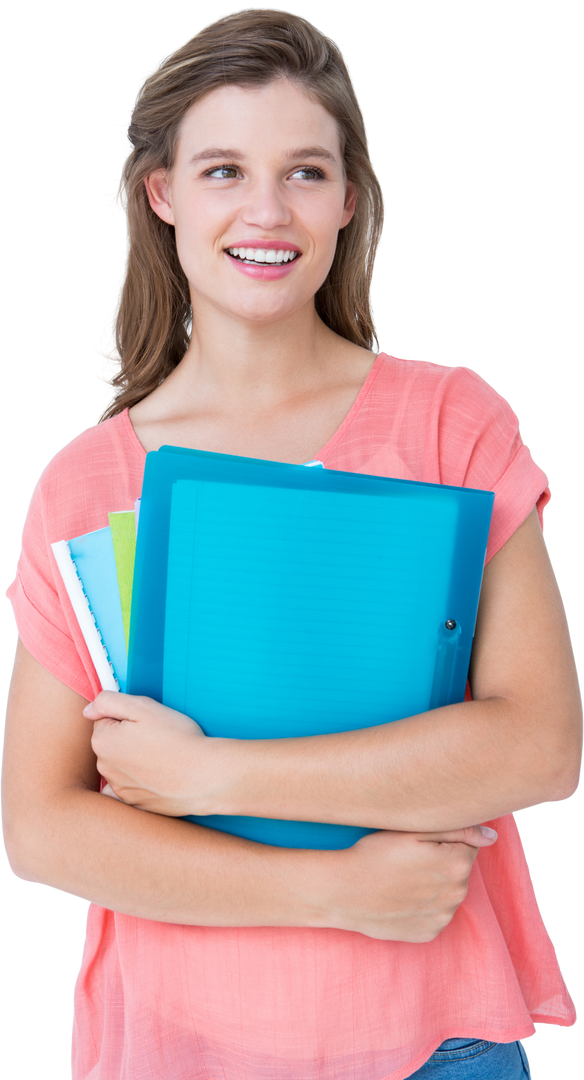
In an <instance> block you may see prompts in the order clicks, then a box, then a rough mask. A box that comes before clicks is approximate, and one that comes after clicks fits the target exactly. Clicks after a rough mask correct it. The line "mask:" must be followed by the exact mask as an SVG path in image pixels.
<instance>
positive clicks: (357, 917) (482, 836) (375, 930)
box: [325, 825, 497, 942]
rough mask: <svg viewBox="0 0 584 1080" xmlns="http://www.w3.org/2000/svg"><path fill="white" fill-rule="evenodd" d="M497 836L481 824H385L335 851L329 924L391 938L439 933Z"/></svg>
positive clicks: (329, 877)
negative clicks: (387, 827) (441, 827)
mask: <svg viewBox="0 0 584 1080" xmlns="http://www.w3.org/2000/svg"><path fill="white" fill-rule="evenodd" d="M483 830H485V831H484V832H483ZM489 833H492V835H491V836H490V835H489ZM496 839H497V834H496V832H495V831H494V830H493V829H487V827H486V826H480V825H474V826H470V827H469V828H466V829H456V830H454V831H451V832H443V833H406V832H388V831H380V832H375V833H370V834H368V835H367V836H364V837H363V838H362V839H361V840H359V841H358V842H357V843H356V844H354V846H353V847H351V848H346V849H345V850H343V851H335V852H331V853H330V855H331V856H332V861H333V863H334V870H333V869H332V867H331V866H330V864H329V866H328V871H327V879H326V886H325V888H326V893H327V895H326V900H325V902H326V904H327V906H328V909H329V914H330V920H331V921H329V922H327V925H329V926H334V927H336V928H338V929H342V930H356V931H358V932H359V933H361V934H365V935H366V936H367V937H372V938H380V939H382V940H386V941H411V942H425V941H433V940H434V938H436V937H437V936H438V934H439V933H440V931H441V930H443V929H444V927H445V926H447V925H448V923H449V922H450V921H451V919H452V917H453V915H454V912H455V911H456V909H457V907H458V905H459V904H461V903H462V901H463V900H464V898H465V896H466V893H467V888H468V879H469V875H470V872H471V869H472V864H473V862H474V860H475V858H476V856H477V853H478V850H479V848H481V847H490V846H491V845H492V844H494V843H495V841H496Z"/></svg>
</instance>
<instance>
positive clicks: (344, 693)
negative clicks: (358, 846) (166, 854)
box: [53, 446, 493, 849]
mask: <svg viewBox="0 0 584 1080" xmlns="http://www.w3.org/2000/svg"><path fill="white" fill-rule="evenodd" d="M311 464H313V463H311ZM314 464H319V463H314ZM492 504H493V494H492V493H491V492H486V491H477V490H474V489H471V488H456V487H447V486H444V485H438V484H425V483H419V482H415V481H408V480H394V479H390V478H385V477H377V476H366V475H362V474H357V473H345V472H337V471H333V470H328V469H323V468H310V469H307V468H305V467H304V466H299V465H286V464H280V463H277V462H272V461H261V460H256V459H253V458H242V457H233V456H231V455H226V454H212V453H206V452H204V451H198V450H186V449H182V448H179V447H172V446H164V447H162V448H161V449H160V450H158V451H156V452H155V453H151V454H148V455H147V459H146V469H145V473H144V486H143V491H142V498H141V501H140V505H139V529H138V530H137V537H136V520H137V516H138V515H137V508H136V509H135V510H134V511H129V512H127V513H124V514H111V515H110V519H109V520H110V524H109V527H108V528H105V529H100V530H98V531H97V532H95V533H89V534H88V535H87V536H84V537H77V538H76V539H74V540H69V541H61V542H60V543H59V544H54V545H53V550H54V552H55V557H56V559H57V562H58V565H59V569H60V571H61V574H62V576H63V578H64V580H65V583H66V585H67V588H68V592H69V595H70V597H71V600H72V603H73V606H74V609H75V612H76V614H77V617H78V619H79V620H80V625H82V623H81V620H82V618H83V619H84V620H85V626H86V628H87V632H85V630H84V633H85V638H86V641H88V645H89V640H88V637H91V636H92V637H93V647H92V649H90V652H91V655H92V658H93V659H94V663H96V660H95V656H96V655H97V654H98V653H99V654H100V656H99V661H100V666H99V667H98V664H97V663H96V668H97V670H98V674H99V676H100V678H101V681H102V685H103V686H108V687H110V688H117V685H119V688H120V689H122V690H126V691H127V692H128V693H131V694H144V695H147V696H149V697H152V698H155V699H156V700H157V701H161V702H163V703H164V704H165V705H168V706H170V707H171V708H173V709H178V710H179V711H180V712H183V713H186V714H187V715H188V716H192V717H193V719H195V720H196V721H197V722H198V723H199V724H200V725H201V727H202V728H203V730H204V731H205V733H206V734H207V735H209V736H222V737H227V738H236V739H269V738H289V737H298V736H307V735H319V734H329V733H333V732H339V731H348V730H354V729H357V728H365V727H372V726H374V725H378V724H386V723H388V722H390V721H393V720H398V719H402V718H403V717H407V716H412V715H415V714H417V713H421V712H425V711H426V710H428V709H432V708H436V707H438V706H440V705H446V704H450V703H451V702H457V701H462V700H463V698H464V692H465V686H466V679H467V674H468V666H469V660H470V651H471V646H472V639H473V633H474V625H475V620H476V612H477V607H478V599H479V592H480V585H481V579H482V572H483V566H484V559H485V551H486V544H487V537H488V531H489V524H490V516H491V510H492ZM74 596H75V598H76V599H75V602H74ZM90 627H91V629H90ZM97 628H99V629H97ZM82 629H83V625H82ZM189 820H191V821H195V822H197V823H199V824H202V825H207V826H209V827H212V828H216V829H221V830H223V831H226V832H230V833H233V834H236V835H238V836H243V837H247V838H248V839H251V840H256V841H260V842H263V843H268V844H275V845H278V846H281V847H305V848H322V849H333V848H345V847H349V846H350V845H351V844H354V843H355V842H356V840H358V839H359V838H360V837H361V836H364V835H365V834H366V833H368V832H371V831H372V830H371V829H365V828H359V827H357V826H346V825H331V824H322V823H318V822H309V821H287V820H280V819H273V820H272V819H267V818H252V817H236V816H226V815H212V816H207V817H191V818H189Z"/></svg>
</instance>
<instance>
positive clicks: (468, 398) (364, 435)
mask: <svg viewBox="0 0 584 1080" xmlns="http://www.w3.org/2000/svg"><path fill="white" fill-rule="evenodd" d="M317 457H318V458H319V459H320V460H322V461H323V463H324V465H325V467H326V468H329V469H341V470H347V471H354V472H364V473H369V474H374V475H379V476H394V477H399V478H404V479H408V480H422V481H427V482H433V483H443V484H453V485H459V486H467V487H476V488H483V489H487V490H491V491H494V492H495V501H494V511H493V519H492V526H491V531H490V536H489V546H488V552H487V557H488V558H491V557H492V556H493V555H494V554H495V553H496V552H497V551H498V550H499V548H500V547H501V546H502V545H503V544H504V543H505V541H506V540H507V539H508V538H509V537H510V536H511V535H512V533H513V532H514V531H515V529H516V528H517V527H518V526H519V525H520V524H521V523H522V522H523V521H524V519H525V518H526V517H527V515H528V514H529V512H530V511H531V510H532V508H533V507H534V506H535V505H537V507H538V510H539V512H540V514H541V511H542V509H543V507H544V505H545V503H546V502H547V500H548V498H549V491H548V489H547V481H546V478H545V475H544V474H543V473H542V472H541V470H540V469H539V468H538V467H537V466H536V465H535V464H534V462H533V461H532V459H531V456H530V454H529V451H528V450H527V448H526V447H525V446H524V445H523V443H522V441H521V438H520V435H519V428H518V422H517V418H516V416H515V415H514V413H513V412H512V410H511V409H510V407H509V406H508V405H507V403H506V402H505V401H504V400H503V399H502V398H501V397H499V395H498V394H496V393H495V392H494V390H492V389H491V387H489V386H488V385H487V384H486V383H485V382H484V381H483V380H482V379H481V378H480V377H479V376H478V375H476V374H474V373H473V372H472V371H469V370H468V369H466V368H447V367H441V366H437V365H433V364H427V363H420V362H411V361H406V360H399V359H396V358H394V357H390V356H387V355H385V354H380V355H379V356H378V357H377V359H376V361H375V363H374V365H373V367H372V369H371V371H370V373H369V376H368V377H367V379H366V381H365V383H364V385H363V387H362V389H361V391H360V393H359V395H358V396H357V399H356V401H355V402H354V404H353V406H352V408H351V410H350V411H349V413H348V415H347V417H346V419H345V420H344V422H343V423H342V424H341V426H340V428H339V429H338V431H337V432H336V433H335V435H334V436H333V437H332V438H331V439H330V440H329V442H328V443H327V445H326V446H325V447H324V448H323V449H322V450H321V451H320V453H319V454H318V455H317ZM144 460H145V454H144V450H143V448H142V447H141V445H140V443H139V442H138V439H137V438H136V435H135V433H134V431H133V428H132V425H131V422H130V419H129V416H128V413H127V412H124V413H121V414H120V415H118V416H116V417H114V418H113V419H111V420H108V421H106V422H105V423H103V424H101V425H98V426H97V427H95V428H91V429H90V430H88V431H86V432H84V433H83V434H82V435H80V436H79V437H78V438H77V439H75V440H74V441H73V442H72V443H70V444H69V446H67V447H65V449H64V450H62V451H61V452H60V453H59V454H57V456H56V457H55V458H54V459H53V461H52V462H51V464H50V465H49V466H48V468H47V469H46V470H45V472H44V473H43V475H42V477H41V479H40V481H39V484H38V485H37V488H36V490H35V493H34V495H33V499H32V503H31V507H30V511H29V514H28V518H27V522H26V525H25V530H24V538H23V551H22V556H21V559H20V562H19V565H18V573H17V578H16V581H15V582H14V583H13V585H12V586H11V587H10V590H9V595H10V598H11V600H12V603H13V605H14V610H15V613H16V619H17V623H18V628H19V632H20V635H21V638H22V641H23V642H24V645H25V646H26V648H27V649H28V650H29V651H30V652H31V653H32V654H33V656H35V657H36V658H37V659H38V660H39V661H40V663H41V664H43V665H44V666H45V667H46V668H47V669H48V670H49V671H51V672H52V673H53V674H54V675H55V676H56V677H57V678H58V679H60V680H61V681H62V682H63V683H65V684H66V685H67V686H70V687H71V688H72V689H74V690H76V691H77V692H78V693H79V694H82V695H83V696H84V697H86V698H88V699H92V698H93V697H94V696H95V695H96V694H97V693H98V691H99V684H98V680H97V677H96V674H95V671H94V669H93V667H92V664H91V660H90V658H89V654H88V652H87V649H86V647H85V644H84V642H83V638H82V636H81V634H80V632H79V629H78V627H77V624H76V620H75V617H74V615H73V612H72V609H71V606H70V603H69V600H68V598H67V595H66V593H65V590H64V588H63V586H62V584H61V581H60V578H59V574H58V571H57V568H56V566H55V563H54V561H53V557H52V552H51V550H50V544H51V542H53V541H55V540H62V539H66V538H68V537H72V536H78V535H80V534H82V533H85V532H88V531H90V530H93V529H99V528H102V527H103V526H104V525H107V522H108V518H107V514H108V511H117V510H119V511H122V510H129V509H131V508H132V507H133V505H134V500H135V499H136V498H137V497H138V496H139V495H140V490H141V484H142V475H143V469H144ZM488 824H490V825H492V826H493V827H494V828H495V829H496V830H497V832H498V834H499V839H498V841H497V843H496V844H495V845H494V846H493V847H490V848H484V849H482V850H481V851H480V852H479V855H478V857H477V859H476V860H475V863H474V865H473V869H472V872H471V876H470V881H469V889H468V895H467V897H466V899H465V901H464V902H463V903H462V904H461V905H460V907H459V908H458V910H457V912H456V914H455V916H454V918H453V920H452V922H451V923H450V924H449V925H448V926H447V927H446V929H445V930H443V931H442V933H441V934H440V935H439V936H438V937H437V938H436V939H435V940H434V941H432V942H429V943H427V944H410V943H407V942H391V941H376V940H373V939H371V938H367V937H365V936H364V935H362V934H358V933H352V932H345V931H340V930H315V929H310V928H303V927H299V928H294V927H292V928H280V927H252V928H215V927H198V926H176V925H172V924H167V923H158V922H153V921H149V920H145V919H137V918H134V917H129V916H126V915H121V914H119V913H115V912H112V911H108V910H106V909H104V908H100V907H97V906H95V905H92V906H91V907H90V910H89V916H88V927H87V940H86V946H85V951H84V955H83V962H82V968H81V972H80V975H79V979H78V982H77V987H76V1000H75V1032H74V1050H73V1063H74V1064H73V1076H74V1080H146V1078H148V1080H154V1078H160V1080H203V1078H204V1080H219V1078H221V1080H404V1078H405V1077H409V1076H411V1074H412V1073H413V1072H415V1070H416V1069H419V1068H420V1067H421V1066H422V1065H423V1064H424V1062H426V1061H427V1060H428V1058H429V1057H430V1055H432V1053H433V1051H434V1050H435V1049H436V1048H437V1047H438V1046H439V1045H440V1044H441V1043H442V1042H443V1040H445V1039H448V1038H457V1037H459V1038H468V1039H471V1038H472V1039H475V1038H476V1039H479V1040H486V1041H488V1042H496V1043H512V1042H513V1041H514V1040H518V1039H521V1038H525V1037H526V1036H528V1035H530V1034H532V1033H533V1032H534V1030H535V1029H534V1026H533V1022H534V1021H543V1022H547V1023H553V1024H563V1025H569V1024H572V1023H573V1022H574V1019H575V1013H574V1007H573V1005H572V1002H571V1000H570V997H569V994H568V992H567V990H566V987H565V985H564V982H563V980H562V976H561V974H560V971H559V968H558V964H557V960H556V956H555V953H554V949H553V946H552V944H551V942H550V940H549V937H548V935H547V933H546V930H545V928H544V925H543V922H542V920H541V916H540V914H539V911H538V908H537V903H536V900H535V896H534V893H533V888H532V885H531V881H530V877H529V871H528V868H527V864H526V861H525V856H524V853H523V849H522V846H521V841H520V839H519V834H518V831H517V828H516V825H515V822H514V820H513V817H512V816H511V815H508V816H506V817H504V818H500V819H497V820H496V821H491V822H488ZM490 1052H492V1051H490ZM485 1056H488V1055H485ZM440 1075H442V1074H440ZM463 1075H464V1074H463ZM469 1075H474V1074H469ZM510 1075H511V1074H510Z"/></svg>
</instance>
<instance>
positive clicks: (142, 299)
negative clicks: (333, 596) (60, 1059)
mask: <svg viewBox="0 0 584 1080" xmlns="http://www.w3.org/2000/svg"><path fill="white" fill-rule="evenodd" d="M130 139H131V141H132V144H133V147H134V149H133V151H132V153H131V155H130V157H129V159H128V162H127V164H126V168H125V172H124V187H125V192H126V196H127V207H128V219H129V229H130V252H129V261H128V271H127V277H126V282H125V285H124V290H123V295H122V300H121V306H120V312H119V316H118V346H119V351H120V356H121V370H120V373H119V375H118V376H117V377H116V379H115V380H114V382H115V385H116V386H117V387H118V389H119V394H118V396H117V397H116V399H115V401H114V403H113V404H112V406H111V407H110V409H109V410H108V413H107V414H106V418H105V419H104V422H102V423H101V424H99V425H98V426H97V427H95V428H92V429H90V430H89V431H87V432H84V433H83V434H82V435H81V436H79V438H77V439H76V440H75V441H74V442H73V443H71V444H70V445H69V446H67V447H65V449H64V450H63V451H61V453H60V454H58V455H57V457H56V458H55V459H54V460H53V461H52V462H51V463H50V465H49V466H48V468H47V470H46V471H45V473H44V474H43V477H42V478H41V481H40V483H39V485H38V487H37V490H36V492H35V494H34V496H33V501H32V504H31V509H30V513H29V516H28V519H27V523H26V527H25V533H24V541H23V553H22V557H21V560H20V563H19V569H18V575H17V578H16V581H15V582H14V584H13V585H12V586H11V590H10V595H11V599H12V602H13V604H14V608H15V612H16V616H17V621H18V626H19V631H20V638H21V642H20V644H19V648H18V654H17V660H16V666H15V673H14V679H13V685H12V691H11V697H10V708H9V720H8V727H7V745H6V757H5V762H6V774H5V776H6V779H5V786H4V791H5V801H6V813H5V827H6V838H7V846H8V850H9V854H10V858H11V862H12V865H13V867H14V869H15V871H16V873H18V874H19V875H20V876H22V877H24V878H29V879H31V880H36V881H42V882H46V883H48V884H50V885H52V886H54V887H56V888H60V889H64V890H67V891H69V892H73V893H75V894H77V895H79V896H82V897H86V898H88V899H89V900H91V901H92V906H91V908H90V913H89V922H88V934H87V943H86V949H85V953H84V958H83V965H82V970H81V973H80V976H79V980H78V984H77V990H76V1021H75V1037H74V1077H75V1080H90V1078H91V1080H138V1077H157V1078H160V1080H187V1078H189V1080H195V1078H199V1077H200V1078H201V1080H202V1078H203V1077H210V1076H213V1077H215V1076H221V1077H225V1078H226V1080H239V1078H244V1077H245V1078H247V1080H259V1078H260V1077H262V1078H264V1077H265V1078H270V1080H271V1078H274V1080H275V1078H276V1077H279V1078H286V1080H309V1078H310V1080H313V1078H316V1077H318V1078H319V1080H329V1078H330V1080H339V1078H341V1077H343V1078H345V1077H346V1078H347V1080H348V1078H351V1080H403V1078H405V1077H409V1076H416V1077H423V1078H426V1077H428V1078H430V1077H433V1076H435V1075H439V1076H440V1077H442V1078H446V1077H451V1076H452V1077H456V1078H458V1077H461V1078H467V1077H469V1078H474V1080H479V1078H486V1077H497V1078H498V1080H512V1078H517V1077H522V1076H526V1075H529V1070H528V1065H527V1060H526V1057H525V1053H524V1051H523V1048H522V1047H521V1044H520V1043H519V1041H518V1040H519V1039H521V1038H522V1037H524V1036H527V1035H529V1034H531V1033H532V1032H533V1030H534V1028H533V1021H534V1020H535V1021H544V1022H549V1023H558V1024H570V1023H572V1022H573V1019H574V1012H573V1006H572V1003H571V1001H570V998H569V995H568V993H567V991H566V988H565V986H564V983H563V981H562V977H561V974H560V972H559V969H558V966H557V962H556V959H555V954H554V951H553V948H552V946H551V943H550V941H549V939H548V937H547V935H546V932H545V929H544V927H543V924H542V921H541V918H540V915H539V912H538V909H537V905H536V902H535V898H534V896H533V892H532V889H531V884H530V881H529V874H528V870H527V866H526V863H525V858H524V855H523V852H522V848H521V844H520V841H519V837H518V834H517V830H516V828H515V825H514V822H513V818H512V817H511V813H512V811H513V810H516V809H519V808H521V807H525V806H530V805H533V804H535V803H538V802H541V801H545V800H553V799H562V798H565V797H567V796H568V795H569V794H571V793H572V792H573V790H574V788H575V785H576V783H577V776H578V762H579V753H580V704H579V697H578V689H577V684H576V677H575V672H574V664H573V659H572V655H571V650H570V644H569V638H568V633H567V628H566V625H565V620H564V616H563V611H562V606H561V601H560V598H559V595H558V592H557V588H556V585H555V581H554V577H553V573H552V571H551V568H550V565H549V561H548V559H547V555H546V551H545V547H544V544H543V539H542V534H541V528H540V518H541V512H542V509H543V507H544V505H545V503H546V501H547V498H548V497H549V496H548V492H547V483H546V478H545V476H544V474H543V473H542V472H541V471H540V469H539V468H538V467H537V466H536V465H535V464H534V463H533V461H532V460H531V457H530V455H529V452H528V451H527V449H526V448H525V447H524V446H523V444H522V442H521V439H520V436H519V432H518V427H517V420H516V417H515V416H514V414H513V413H512V412H511V410H510V409H509V407H508V406H507V404H506V403H505V402H504V401H503V400H502V399H501V398H500V397H499V396H498V395H497V394H496V393H495V392H494V391H493V390H492V389H491V388H490V387H489V386H487V385H486V384H485V383H484V382H483V381H482V380H481V379H480V378H479V377H478V376H476V375H474V374H473V373H472V372H470V371H468V370H467V369H463V368H444V367H437V366H435V365H432V364H425V363H412V362H408V361H403V360H397V359H395V358H393V357H390V356H387V355H385V354H384V353H378V354H377V355H376V354H375V353H374V352H373V344H374V340H375V338H374V330H373V325H372V320H371V314H370V308H369V299H368V293H369V284H370V279H371V273H372V267H373V257H374V253H375V248H376V244H377V240H378V237H379V232H380V228H381V216H382V203H381V195H380V192H379V186H378V183H377V180H376V178H375V176H374V174H373V171H372V168H371V164H370V162H369V158H368V153H367V144H366V139H365V132H364V127H363V121H362V118H361V114H360V112H359V108H358V105H357V102H356V100H355V96H354V92H353V89H352V87H351V83H350V80H349V77H348V74H347V71H346V68H345V66H344V64H343V61H342V58H341V57H340V55H339V53H338V50H337V49H336V48H335V46H334V45H333V44H332V43H331V42H330V41H328V40H327V39H326V38H324V37H323V36H322V35H321V34H320V33H318V31H316V30H315V29H314V27H312V26H311V25H310V24H309V23H307V22H305V21H304V20H302V19H299V18H297V17H295V16H291V15H287V14H285V13H281V12H273V11H249V12H242V13H240V14H239V15H234V16H230V17H229V18H226V19H223V20H221V21H220V22H218V23H216V24H214V25H213V26H210V27H208V28H207V29H206V30H205V31H203V32H202V33H201V34H199V35H198V36H197V37H195V38H194V39H193V40H192V41H190V42H189V43H188V44H187V45H186V46H185V47H184V48H183V49H181V50H179V51H178V52H177V53H175V54H174V55H173V56H171V57H170V58H169V59H168V60H166V61H165V62H164V64H163V65H162V66H161V68H160V69H159V71H157V72H156V73H155V74H154V75H153V76H152V77H151V78H150V79H148V80H147V82H146V83H145V86H144V87H143V90H142V92H141V95H140V97H139V99H138V102H137V105H136V108H135V111H134V114H133V117H132V123H131V126H130ZM165 443H171V444H175V445H180V446H187V447H189V446H190V447H198V448H201V449H204V450H211V451H221V452H227V453H230V454H240V455H245V456H252V457H258V458H267V459H273V460H278V461H284V462H293V463H301V462H304V461H307V460H309V459H312V458H315V457H318V458H320V459H321V460H322V461H323V462H324V465H325V467H327V468H333V469H335V468H336V469H344V470H352V471H356V472H363V473H369V474H377V475H381V476H397V477H404V478H407V479H413V480H423V481H431V482H438V483H446V484H455V485H467V486H470V487H478V488H484V489H487V490H492V491H494V492H495V504H494V513H493V523H492V528H491V532H490V537H489V547H488V552H487V559H488V562H487V566H486V569H485V576H484V584H483V591H482V598H481V606H480V612H479V620H478V625H477V633H476V639H475V646H474V650H473V659H472V668H471V678H470V687H471V690H472V698H471V695H470V694H469V695H468V700H466V701H465V702H464V703H462V704H459V705H453V706H448V707H445V708H442V709H438V710H434V711H433V712H432V713H431V714H422V715H419V716H414V717H410V718H409V719H406V720H403V721H399V722H395V723H392V724H388V725H382V726H380V727H376V728H370V729H364V730H359V731H356V732H350V733H343V734H340V735H330V736H319V737H313V738H299V739H286V740H266V741H261V742H260V741H252V742H238V741H236V740H218V739H211V738H206V737H205V736H204V734H203V733H202V731H201V730H200V728H198V726H197V725H196V723H194V722H193V720H192V719H189V718H187V717H184V716H182V715H181V714H179V713H176V712H173V711H171V710H169V709H166V708H164V707H163V706H161V705H159V704H157V703H155V702H153V701H150V700H148V699H142V698H131V697H128V696H124V695H115V694H111V693H101V694H100V693H99V692H98V691H99V684H98V682H97V678H96V674H95V671H94V669H93V667H92V665H91V662H90V659H89V656H88V654H87V651H86V648H85V646H84V643H83V639H82V637H81V635H80V632H79V629H78V626H77V624H76V621H75V618H74V615H73V613H72V610H71V607H70V605H69V602H68V599H67V596H66V593H65V592H64V589H63V587H62V584H61V581H60V577H59V574H58V572H57V569H56V566H55V564H54V561H53V559H52V555H51V549H50V544H51V542H52V541H55V540H60V539H62V538H63V537H69V536H75V535H79V534H82V533H85V532H88V531H90V530H92V529H96V528H101V527H102V526H104V525H105V524H107V512H108V511H112V510H125V509H129V508H131V507H132V506H133V503H134V500H135V499H136V498H137V497H138V496H139V494H140V490H141V481H142V474H143V469H144V458H145V453H146V452H147V451H149V450H154V449H157V448H158V447H159V446H161V445H162V444H165ZM88 703H90V704H88ZM100 775H101V776H102V777H104V778H105V780H106V781H107V782H108V787H107V789H106V791H107V793H110V794H112V795H113V796H115V798H104V797H103V795H102V794H100V793H99V792H100V779H99V777H100ZM140 811H150V812H149V813H145V812H140ZM197 813H198V814H201V813H203V814H205V813H237V814H249V815H259V816H265V817H282V818H292V819H300V818H304V819H306V820H318V821H328V822H341V823H344V824H358V825H361V826H369V827H371V828H374V829H377V830H378V831H377V832H375V833H372V834H370V835H368V836H366V837H365V838H364V839H363V840H361V841H359V842H358V843H357V844H355V845H354V846H353V847H352V848H349V849H347V850H344V851H332V852H322V851H305V850H289V849H279V848H275V847H269V846H267V845H261V844H254V843H251V842H248V841H245V840H242V839H239V838H237V837H234V836H230V835H227V834H224V833H219V832H216V831H213V830H210V829H205V828H202V827H199V826H196V825H193V824H191V823H189V822H185V821H182V820H179V818H180V817H181V816H182V815H186V814H197ZM479 823H480V824H479Z"/></svg>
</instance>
